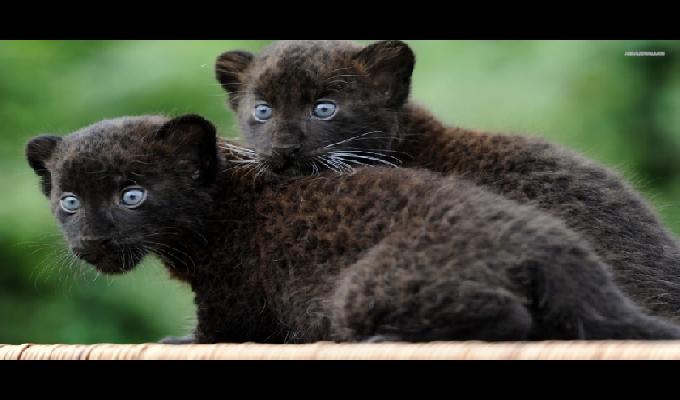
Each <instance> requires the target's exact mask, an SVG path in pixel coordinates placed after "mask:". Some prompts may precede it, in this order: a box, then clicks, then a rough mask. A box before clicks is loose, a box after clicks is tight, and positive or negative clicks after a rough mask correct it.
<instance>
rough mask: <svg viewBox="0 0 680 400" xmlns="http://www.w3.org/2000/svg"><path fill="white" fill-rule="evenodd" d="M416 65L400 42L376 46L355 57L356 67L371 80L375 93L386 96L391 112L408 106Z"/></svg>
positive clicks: (406, 47) (381, 43) (412, 57)
mask: <svg viewBox="0 0 680 400" xmlns="http://www.w3.org/2000/svg"><path fill="white" fill-rule="evenodd" d="M415 62H416V57H415V55H414V54H413V51H412V50H411V48H410V47H409V46H408V45H407V44H406V43H404V42H402V41H399V40H383V41H380V42H376V43H373V44H371V45H369V46H366V47H365V48H363V49H362V50H361V51H359V52H358V53H357V54H356V55H355V56H354V63H355V65H356V66H357V67H358V68H359V70H361V71H364V72H365V73H366V74H367V75H368V76H369V77H370V81H371V82H373V84H374V86H375V87H376V89H377V90H378V91H380V92H381V93H383V94H384V95H385V97H386V101H387V103H388V107H392V108H398V107H401V106H402V105H403V104H404V103H405V102H406V99H407V98H408V94H409V91H410V88H411V74H412V73H413V67H414V65H415Z"/></svg>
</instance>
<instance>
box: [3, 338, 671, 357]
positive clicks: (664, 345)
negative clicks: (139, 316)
mask: <svg viewBox="0 0 680 400" xmlns="http://www.w3.org/2000/svg"><path fill="white" fill-rule="evenodd" d="M88 359H89V360H208V359H221V360H559V359H562V360H636V359H637V360H640V359H674V360H680V342H615V341H612V342H534V343H483V342H434V343H423V344H406V343H381V344H335V343H327V342H319V343H314V344H303V345H292V344H291V345H263V344H254V343H243V344H218V345H162V344H150V343H147V344H135V345H120V344H94V345H63V344H55V345H35V344H22V345H0V360H88Z"/></svg>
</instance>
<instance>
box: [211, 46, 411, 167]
mask: <svg viewBox="0 0 680 400" xmlns="http://www.w3.org/2000/svg"><path fill="white" fill-rule="evenodd" d="M414 63H415V57H414V55H413V52H412V51H411V49H410V48H409V47H408V46H407V45H406V44H405V43H402V42H400V41H382V42H377V43H374V44H372V45H370V46H367V47H361V46H359V45H357V44H354V43H351V42H342V41H328V42H327V41H301V42H296V41H293V42H287V41H282V42H276V43H274V44H272V45H271V46H269V47H268V48H266V49H264V50H263V51H262V52H261V53H260V54H258V55H257V56H255V55H253V54H250V53H248V52H243V51H229V52H226V53H224V54H222V55H220V56H219V57H218V58H217V62H216V67H215V71H216V77H217V80H218V81H219V82H220V84H221V85H222V87H223V88H224V89H225V90H226V91H227V92H228V94H229V104H230V106H231V108H232V109H233V110H234V111H236V113H237V115H238V119H239V124H240V127H241V133H242V135H243V137H244V138H245V139H246V141H247V142H248V144H249V145H250V146H251V147H253V148H254V149H255V150H256V151H257V153H258V156H259V158H260V159H261V160H262V161H263V162H264V164H265V165H267V166H268V167H269V168H270V169H271V170H273V171H275V172H278V173H281V174H285V175H306V174H311V173H313V172H316V171H317V170H318V169H323V168H329V169H336V170H346V169H349V168H350V167H353V166H356V165H361V164H395V163H396V162H398V161H397V160H396V159H395V158H394V157H393V156H392V153H390V152H389V149H390V147H391V146H392V144H393V142H394V140H395V138H396V134H397V128H398V127H397V121H398V119H397V112H398V111H399V110H400V108H401V107H402V106H403V105H404V103H405V102H406V100H407V98H408V95H409V90H410V83H411V73H412V71H413V66H414Z"/></svg>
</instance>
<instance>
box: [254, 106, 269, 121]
mask: <svg viewBox="0 0 680 400" xmlns="http://www.w3.org/2000/svg"><path fill="white" fill-rule="evenodd" d="M272 112H273V111H272V108H271V106H270V105H269V104H258V105H256V106H255V109H254V110H253V116H254V117H255V119H256V120H258V121H266V120H268V119H269V118H271V117H272Z"/></svg>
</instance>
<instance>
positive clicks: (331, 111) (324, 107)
mask: <svg viewBox="0 0 680 400" xmlns="http://www.w3.org/2000/svg"><path fill="white" fill-rule="evenodd" d="M337 109H338V106H336V105H335V103H333V102H332V101H320V102H318V103H316V104H314V109H313V110H312V114H314V116H315V117H317V118H321V119H329V118H330V117H332V116H333V115H335V111H336V110H337Z"/></svg>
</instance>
